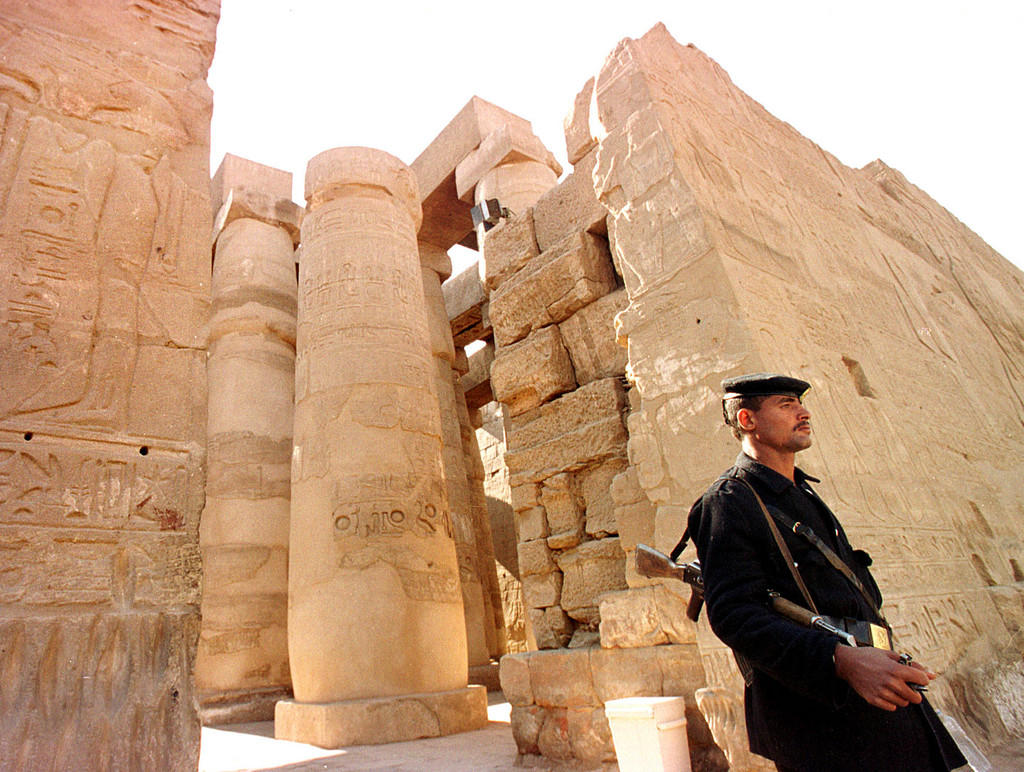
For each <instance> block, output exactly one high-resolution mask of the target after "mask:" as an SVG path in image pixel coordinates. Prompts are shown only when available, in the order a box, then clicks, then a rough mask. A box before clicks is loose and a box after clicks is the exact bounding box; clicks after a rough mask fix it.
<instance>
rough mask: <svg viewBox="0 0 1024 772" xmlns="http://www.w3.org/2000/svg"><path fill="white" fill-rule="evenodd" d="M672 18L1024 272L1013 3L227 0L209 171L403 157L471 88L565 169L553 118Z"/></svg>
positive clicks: (767, 93) (1023, 67)
mask: <svg viewBox="0 0 1024 772" xmlns="http://www.w3.org/2000/svg"><path fill="white" fill-rule="evenodd" d="M658 21H663V22H664V23H665V25H666V26H667V27H668V30H669V32H671V33H672V35H673V37H675V38H676V40H678V41H679V42H680V43H684V44H685V43H693V44H694V45H696V46H697V47H698V48H700V49H701V50H702V51H704V52H705V53H707V54H708V55H709V56H711V57H712V58H713V59H714V60H715V61H717V62H718V63H719V64H720V65H721V66H722V67H723V68H724V69H725V70H726V72H728V73H729V75H730V76H731V78H732V80H733V81H734V82H735V83H736V84H737V85H738V86H739V87H740V88H741V89H743V90H744V91H746V92H747V93H748V94H750V95H751V96H752V97H753V98H754V99H756V100H757V101H759V102H760V103H761V104H763V105H764V106H765V108H766V109H767V110H768V111H769V112H771V113H773V114H774V115H776V116H777V117H779V118H781V119H782V120H785V121H787V122H788V123H790V124H791V125H793V126H794V127H795V128H796V129H797V130H798V131H799V132H801V133H802V134H804V135H805V136H807V137H808V138H810V139H811V140H813V141H814V142H816V143H817V144H819V145H821V146H822V147H823V148H825V149H826V150H828V151H829V152H831V153H833V154H834V155H836V156H837V157H838V158H839V159H840V160H841V161H842V162H843V163H845V164H847V165H848V166H853V167H860V166H863V165H864V164H866V163H868V162H870V161H872V160H874V159H875V158H881V159H882V160H883V161H885V162H886V163H887V164H889V165H890V166H893V167H895V168H897V169H899V170H900V171H901V172H903V173H904V174H905V175H906V176H907V178H908V179H909V180H910V181H911V182H913V183H914V184H916V185H918V186H919V187H921V188H923V189H924V190H925V191H927V192H928V193H929V194H930V195H931V196H932V197H933V198H935V199H936V200H937V201H939V203H941V204H943V205H944V206H946V207H947V208H948V209H949V210H950V211H951V212H953V214H954V215H956V216H957V217H959V218H960V219H961V220H962V221H963V222H964V223H966V224H967V225H968V226H969V227H971V228H972V229H973V230H974V231H975V232H977V233H978V234H979V235H980V236H981V237H982V238H983V239H985V240H986V241H987V242H988V243H989V244H991V245H992V247H994V248H995V249H996V250H997V251H999V252H1001V253H1002V254H1003V255H1004V256H1005V257H1007V258H1008V259H1009V260H1011V261H1012V262H1014V263H1015V264H1016V265H1018V266H1020V267H1024V227H1022V224H1021V222H1020V221H1019V220H1018V219H1017V218H1018V217H1021V215H1022V209H1024V206H1022V205H1024V193H1022V190H1024V187H1022V183H1024V147H1022V143H1024V131H1022V124H1024V118H1022V116H1024V43H1022V38H1024V3H1019V2H1016V0H973V2H970V3H967V2H962V3H961V2H948V1H947V0H931V1H930V2H923V1H922V0H888V2H878V1H877V0H857V1H856V2H837V3H834V2H829V1H828V0H814V1H812V2H804V1H803V0H799V1H793V2H786V0H775V1H774V2H772V1H771V0H735V1H734V2H728V0H702V1H701V2H690V0H667V1H664V0H663V1H662V2H653V1H651V0H617V1H616V2H607V1H606V0H591V1H590V2H576V1H575V0H572V1H562V0H546V2H539V1H538V0H518V1H517V0H501V2H493V1H492V2H487V1H486V0H474V2H467V1H465V0H454V1H451V2H444V1H441V2H409V1H408V0H333V1H332V0H222V9H221V21H220V25H219V27H218V29H217V52H216V56H215V57H214V61H213V67H212V69H211V71H210V76H209V82H210V85H211V87H212V88H213V90H214V113H213V142H212V150H211V171H214V170H216V168H217V166H219V165H220V161H221V158H222V157H223V155H224V154H225V153H232V154H234V155H239V156H243V157H245V158H249V159H252V160H254V161H258V162H260V163H264V164H268V165H270V166H274V167H277V168H279V169H284V170H286V171H290V172H292V174H293V175H294V180H295V186H294V198H295V200H296V201H297V202H299V203H303V200H302V186H303V176H304V174H305V168H306V162H307V161H308V160H309V159H310V158H311V157H312V156H314V155H316V154H317V153H319V152H320V151H322V150H326V149H328V148H332V147H339V146H343V145H367V146H370V147H377V148H380V149H382V150H386V151H388V152H389V153H392V154H393V155H396V156H398V157H399V158H401V159H402V160H403V161H405V162H406V163H410V162H411V161H412V160H413V159H414V158H415V157H416V156H417V155H419V153H420V152H421V151H422V150H423V149H424V148H425V147H426V146H427V144H428V143H429V142H430V141H431V140H432V139H433V138H434V137H435V136H436V135H437V134H438V132H440V130H441V129H442V128H443V127H444V126H445V124H447V123H448V121H449V120H451V118H452V117H453V116H454V115H455V114H456V113H457V112H458V111H459V109H461V108H462V107H463V105H465V103H466V102H467V101H468V100H469V98H470V97H471V96H473V95H477V96H480V97H482V98H483V99H486V100H488V101H490V102H493V103H495V104H497V105H499V106H500V107H503V108H505V109H507V110H509V111H511V112H513V113H516V114H517V115H520V116H522V117H524V118H526V119H527V120H529V121H531V122H532V124H533V128H534V132H535V133H536V134H537V135H538V136H539V137H540V138H541V139H542V140H543V141H544V143H545V144H546V145H547V146H548V148H550V149H551V150H552V151H553V152H554V153H555V155H556V156H557V157H558V159H559V162H560V163H561V164H562V166H563V167H564V168H565V169H566V172H568V171H570V170H571V167H569V165H568V163H567V162H566V158H565V140H564V135H563V130H562V120H563V118H564V117H565V115H566V113H567V112H568V111H569V108H570V107H571V105H572V101H573V98H574V97H575V95H576V94H577V92H578V91H579V90H580V89H581V88H582V86H583V84H584V83H585V82H586V80H587V78H589V77H590V76H591V75H594V74H596V73H597V71H598V70H599V69H600V67H601V65H602V63H603V62H604V59H605V57H606V56H607V55H608V54H609V53H610V52H611V51H612V49H613V48H614V47H615V45H616V43H617V42H618V41H619V40H621V39H622V38H624V37H633V38H638V37H640V36H641V35H643V34H644V33H645V32H646V31H647V30H648V29H650V27H652V26H653V25H654V24H655V23H656V22H658Z"/></svg>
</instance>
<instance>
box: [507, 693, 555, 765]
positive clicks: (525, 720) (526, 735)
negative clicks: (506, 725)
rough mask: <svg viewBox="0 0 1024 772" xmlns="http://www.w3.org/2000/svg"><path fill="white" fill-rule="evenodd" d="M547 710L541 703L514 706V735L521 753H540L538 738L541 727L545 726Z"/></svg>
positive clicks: (512, 715)
mask: <svg viewBox="0 0 1024 772" xmlns="http://www.w3.org/2000/svg"><path fill="white" fill-rule="evenodd" d="M546 715H547V711H546V710H545V709H544V708H542V707H540V706H539V705H529V706H517V705H513V706H512V714H511V719H512V737H513V738H515V741H516V749H517V750H518V751H519V753H521V754H539V753H540V748H538V747H537V738H538V737H539V736H540V728H541V727H542V726H544V717H545V716H546Z"/></svg>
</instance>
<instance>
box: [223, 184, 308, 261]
mask: <svg viewBox="0 0 1024 772" xmlns="http://www.w3.org/2000/svg"><path fill="white" fill-rule="evenodd" d="M303 214H304V210H303V208H302V207H301V206H299V205H298V204H296V203H295V202H294V201H292V200H291V197H290V195H289V196H286V197H283V198H282V197H280V196H278V195H277V194H275V193H269V192H267V191H265V190H258V189H256V188H251V187H234V188H230V189H228V191H227V195H226V197H225V199H224V203H223V205H222V206H221V208H220V211H219V212H217V216H216V217H214V220H213V235H212V236H211V239H210V243H211V246H213V245H216V243H217V238H218V237H219V236H220V234H221V233H222V232H223V231H224V229H225V228H226V227H227V226H228V225H230V224H231V223H232V222H234V221H235V220H241V219H244V218H248V219H252V220H259V221H260V222H265V223H267V224H268V225H274V226H276V227H279V228H284V229H285V230H286V231H287V232H288V235H289V236H291V239H292V246H293V247H295V246H298V244H299V228H300V227H301V225H302V215H303Z"/></svg>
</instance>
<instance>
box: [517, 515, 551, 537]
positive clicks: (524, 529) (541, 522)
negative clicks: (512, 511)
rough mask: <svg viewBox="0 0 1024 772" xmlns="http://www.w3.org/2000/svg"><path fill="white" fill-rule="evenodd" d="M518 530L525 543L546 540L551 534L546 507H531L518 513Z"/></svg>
mask: <svg viewBox="0 0 1024 772" xmlns="http://www.w3.org/2000/svg"><path fill="white" fill-rule="evenodd" d="M516 529H517V531H518V533H519V538H520V539H522V540H523V541H530V540H532V539H546V538H547V537H548V535H549V534H550V531H549V529H548V519H547V516H546V514H545V513H544V507H530V508H529V509H524V510H523V511H522V512H517V513H516Z"/></svg>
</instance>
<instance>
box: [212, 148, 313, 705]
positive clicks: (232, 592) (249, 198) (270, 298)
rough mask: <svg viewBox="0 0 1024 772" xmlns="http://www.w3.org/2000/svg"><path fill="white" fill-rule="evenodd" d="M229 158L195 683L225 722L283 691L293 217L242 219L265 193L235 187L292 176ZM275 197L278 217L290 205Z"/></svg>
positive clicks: (223, 171) (219, 254) (219, 253)
mask: <svg viewBox="0 0 1024 772" xmlns="http://www.w3.org/2000/svg"><path fill="white" fill-rule="evenodd" d="M231 158H232V159H233V160H229V159H227V158H226V159H225V161H224V162H223V163H222V164H221V168H220V169H219V170H218V173H217V175H215V176H214V182H215V184H216V183H217V182H218V181H219V182H220V183H221V184H223V185H225V186H229V187H227V197H226V201H225V204H224V206H223V207H222V209H221V215H222V217H221V218H220V223H217V224H215V226H214V233H215V237H216V252H215V259H214V264H213V282H212V284H213V308H212V315H211V319H210V343H209V346H210V355H209V360H208V361H207V376H208V383H209V410H208V415H207V436H208V441H207V460H208V464H209V472H208V475H207V487H206V506H205V508H204V510H203V516H202V524H201V527H200V531H199V543H200V546H201V548H202V553H203V603H202V619H203V621H202V630H201V633H200V640H199V648H198V651H197V656H196V675H195V680H196V689H197V692H198V695H199V699H200V703H201V706H202V707H203V710H204V713H206V712H208V711H209V710H211V709H213V708H216V710H217V715H218V717H219V718H220V719H221V720H224V721H227V720H269V719H271V718H272V717H273V715H274V707H273V702H272V701H271V700H270V699H269V698H268V695H276V696H277V697H278V698H282V697H287V696H289V695H290V690H291V675H290V672H289V667H288V639H287V632H286V628H287V600H288V520H289V510H290V497H291V477H290V467H291V455H292V424H293V404H294V395H295V309H296V296H295V293H296V286H295V256H294V249H293V246H294V238H293V236H292V233H291V230H294V229H296V228H297V226H298V222H299V219H298V217H293V219H292V220H291V222H290V223H288V226H289V227H285V224H283V223H282V224H274V223H275V220H274V218H273V214H274V212H273V211H272V210H271V211H270V212H269V213H267V212H264V214H265V215H266V216H265V217H264V216H259V217H257V216H250V215H253V214H254V212H252V211H251V210H252V209H254V208H256V207H255V205H253V206H251V207H250V206H248V205H246V206H243V205H242V204H243V203H244V202H249V203H252V202H254V201H255V202H257V203H259V202H261V201H264V200H265V199H268V198H269V196H270V194H269V193H266V192H265V191H260V190H256V189H254V188H242V187H238V185H242V184H248V183H251V182H252V178H253V177H254V176H255V177H257V178H258V179H263V178H267V179H268V180H270V181H272V182H273V181H278V182H281V183H283V182H284V181H287V183H288V188H289V194H290V186H291V175H290V174H287V173H285V172H280V173H279V175H276V176H275V175H273V174H272V172H274V171H276V170H273V169H269V167H262V166H260V165H259V164H256V165H255V167H257V168H256V169H255V170H254V169H253V168H252V166H250V165H249V164H247V163H245V159H239V158H235V157H233V156H232V157H231ZM280 175H284V176H285V177H286V178H287V180H284V179H283V178H281V179H278V177H280ZM281 187H283V184H282V185H281ZM239 191H242V193H241V195H237V196H236V194H238V193H239ZM233 201H234V202H235V203H232V202H233ZM280 203H281V204H282V205H281V206H280V207H279V208H280V210H281V212H282V213H285V212H286V211H287V210H288V207H286V206H284V203H285V202H284V200H282V201H281V202H280ZM287 204H291V200H290V199H288V200H287ZM292 207H294V204H292ZM229 212H230V214H229ZM293 214H294V212H293ZM218 225H219V227H220V230H218ZM204 720H206V719H204Z"/></svg>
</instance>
